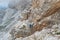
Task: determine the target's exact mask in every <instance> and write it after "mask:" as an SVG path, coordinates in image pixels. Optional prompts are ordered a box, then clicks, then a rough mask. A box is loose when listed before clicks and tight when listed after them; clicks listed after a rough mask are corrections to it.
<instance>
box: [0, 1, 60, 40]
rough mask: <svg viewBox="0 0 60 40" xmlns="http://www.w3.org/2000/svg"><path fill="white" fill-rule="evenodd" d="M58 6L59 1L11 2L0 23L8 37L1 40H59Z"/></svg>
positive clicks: (59, 16) (59, 11)
mask: <svg viewBox="0 0 60 40" xmlns="http://www.w3.org/2000/svg"><path fill="white" fill-rule="evenodd" d="M14 2H15V4H14ZM22 2H23V3H22ZM11 5H12V6H11ZM59 5H60V1H59V0H19V1H15V0H13V1H12V3H11V4H9V9H7V10H6V11H8V12H6V14H5V17H4V19H3V23H2V25H4V26H5V28H4V30H3V31H6V35H9V36H8V37H7V38H6V39H5V38H4V37H5V36H6V35H5V34H4V35H3V36H4V37H3V39H1V40H60V30H59V29H60V27H59V26H60V14H59V13H60V10H59V9H60V6H59Z"/></svg>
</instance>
